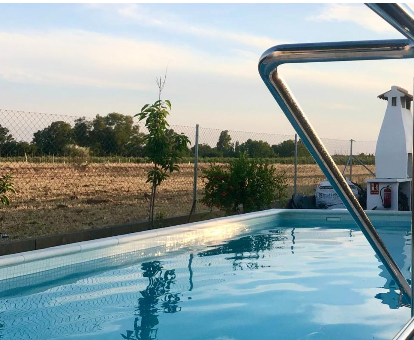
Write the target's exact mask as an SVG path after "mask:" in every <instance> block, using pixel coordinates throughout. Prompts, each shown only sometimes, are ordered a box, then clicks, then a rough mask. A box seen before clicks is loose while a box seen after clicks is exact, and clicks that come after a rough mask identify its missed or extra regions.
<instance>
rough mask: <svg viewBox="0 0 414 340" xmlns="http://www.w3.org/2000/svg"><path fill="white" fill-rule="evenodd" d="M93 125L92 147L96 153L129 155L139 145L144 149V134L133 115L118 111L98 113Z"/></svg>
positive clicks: (90, 133) (91, 134)
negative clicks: (135, 123)
mask: <svg viewBox="0 0 414 340" xmlns="http://www.w3.org/2000/svg"><path fill="white" fill-rule="evenodd" d="M91 125H92V129H91V130H90V132H89V136H90V147H91V150H92V151H93V153H94V154H95V155H98V156H106V155H119V156H128V155H130V154H131V153H134V152H135V153H136V151H137V150H138V148H139V146H141V149H142V141H143V135H142V134H140V132H139V126H138V125H134V121H133V118H132V117H131V116H127V115H123V114H120V113H116V112H112V113H109V114H108V115H106V116H101V115H97V116H96V117H95V119H94V120H93V122H92V124H91Z"/></svg>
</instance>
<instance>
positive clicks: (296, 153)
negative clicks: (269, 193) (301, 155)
mask: <svg viewBox="0 0 414 340" xmlns="http://www.w3.org/2000/svg"><path fill="white" fill-rule="evenodd" d="M297 178H298V134H297V133H295V174H294V177H293V195H296V183H297Z"/></svg>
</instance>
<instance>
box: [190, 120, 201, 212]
mask: <svg viewBox="0 0 414 340" xmlns="http://www.w3.org/2000/svg"><path fill="white" fill-rule="evenodd" d="M198 127H199V126H198V124H196V133H195V144H194V183H193V208H192V210H193V212H195V211H196V203H197V179H198Z"/></svg>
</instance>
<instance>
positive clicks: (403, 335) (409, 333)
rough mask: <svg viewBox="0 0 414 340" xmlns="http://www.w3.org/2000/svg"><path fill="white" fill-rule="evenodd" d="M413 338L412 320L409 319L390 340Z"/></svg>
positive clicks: (413, 321) (413, 325)
mask: <svg viewBox="0 0 414 340" xmlns="http://www.w3.org/2000/svg"><path fill="white" fill-rule="evenodd" d="M413 336H414V318H411V319H410V320H409V321H408V322H407V323H406V324H405V326H404V327H403V328H402V329H401V330H400V331H399V332H398V333H397V334H396V335H395V336H394V337H393V338H392V340H407V339H411V338H413Z"/></svg>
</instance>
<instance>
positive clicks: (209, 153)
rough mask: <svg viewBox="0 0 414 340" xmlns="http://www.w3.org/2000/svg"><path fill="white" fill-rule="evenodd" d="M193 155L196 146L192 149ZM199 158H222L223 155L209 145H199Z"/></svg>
mask: <svg viewBox="0 0 414 340" xmlns="http://www.w3.org/2000/svg"><path fill="white" fill-rule="evenodd" d="M191 153H192V154H193V155H194V153H195V146H193V147H192V148H191ZM198 156H199V157H220V156H221V153H220V152H219V151H218V150H217V148H212V147H211V146H210V145H208V144H199V145H198Z"/></svg>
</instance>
